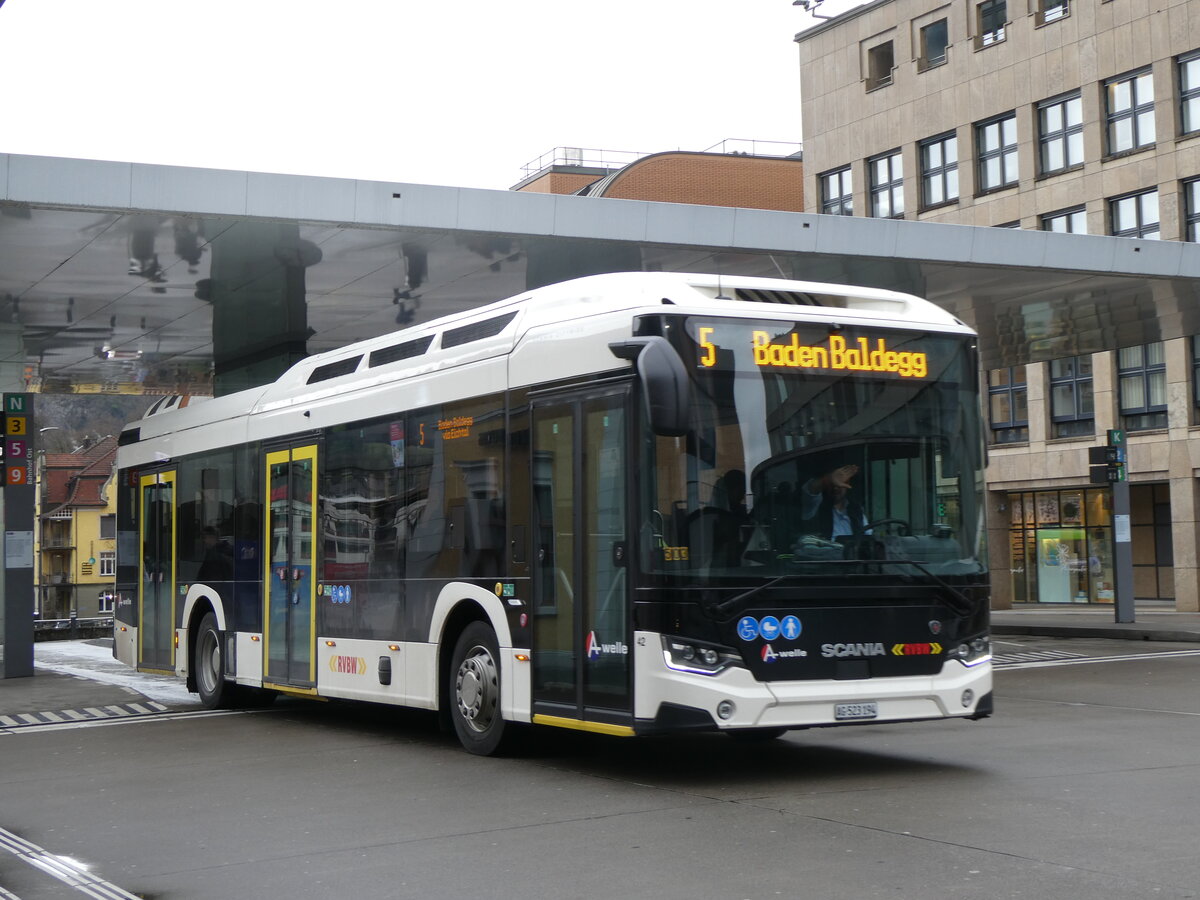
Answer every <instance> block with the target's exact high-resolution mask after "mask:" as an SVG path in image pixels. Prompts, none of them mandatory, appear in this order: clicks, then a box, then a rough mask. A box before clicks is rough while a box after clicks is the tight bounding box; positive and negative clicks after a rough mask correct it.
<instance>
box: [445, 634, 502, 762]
mask: <svg viewBox="0 0 1200 900" xmlns="http://www.w3.org/2000/svg"><path fill="white" fill-rule="evenodd" d="M451 659H452V661H451V663H450V684H449V688H450V690H449V694H450V720H451V721H452V722H453V723H454V733H455V734H456V735H458V740H459V742H460V743H461V744H462V745H463V747H465V748H466V749H467V750H468V751H469V752H471V753H475V754H478V755H480V756H490V755H492V754H493V753H496V752H498V751H499V750H500V748H501V746H502V744H503V742H504V738H505V732H506V727H505V726H506V723H505V721H504V717H503V716H502V715H501V713H500V650H499V647H498V644H497V642H496V635H495V633H494V632H493V631H492V629H491V628H490V627H488V626H487V625H486V624H484V623H483V622H472V623H471V624H470V625H468V626H467V627H466V629H465V630H464V631H463V633H462V634H461V635H459V638H458V641H457V643H456V644H455V645H454V656H453V657H452V658H451Z"/></svg>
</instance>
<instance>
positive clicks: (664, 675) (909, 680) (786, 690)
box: [634, 632, 992, 733]
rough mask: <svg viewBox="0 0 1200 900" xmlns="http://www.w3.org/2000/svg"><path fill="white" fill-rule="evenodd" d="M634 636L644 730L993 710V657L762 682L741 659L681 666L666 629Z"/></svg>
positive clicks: (637, 712) (971, 714) (797, 724)
mask: <svg viewBox="0 0 1200 900" xmlns="http://www.w3.org/2000/svg"><path fill="white" fill-rule="evenodd" d="M634 637H635V640H634V647H635V653H636V661H635V665H636V667H637V668H636V671H637V677H636V679H635V684H636V688H635V696H634V718H635V720H636V722H637V725H636V730H637V731H638V732H646V733H650V732H664V731H677V730H711V729H718V730H742V729H753V728H764V729H777V728H816V727H822V726H828V725H849V724H867V723H872V722H903V721H915V720H922V719H946V718H983V717H986V716H987V715H990V713H991V704H992V665H991V661H990V659H985V660H980V661H978V662H976V663H974V664H972V665H970V666H967V665H964V664H963V663H961V662H959V661H958V660H947V661H946V662H945V663H944V665H943V667H942V671H941V672H939V673H938V674H937V675H933V676H927V675H922V676H911V677H892V678H869V679H859V680H852V681H833V680H812V681H773V682H762V681H757V680H755V678H754V677H753V676H752V675H751V673H750V671H749V670H748V669H745V668H742V667H740V666H733V667H730V668H727V669H725V670H724V671H722V672H720V673H719V674H717V675H704V674H697V673H694V672H685V671H679V670H678V669H676V668H672V667H671V666H669V665H668V664H667V661H666V659H665V655H664V653H663V650H662V643H661V640H660V638H659V635H657V634H654V633H650V632H638V633H637V634H636V635H635V636H634ZM643 637H644V638H645V640H642V638H643Z"/></svg>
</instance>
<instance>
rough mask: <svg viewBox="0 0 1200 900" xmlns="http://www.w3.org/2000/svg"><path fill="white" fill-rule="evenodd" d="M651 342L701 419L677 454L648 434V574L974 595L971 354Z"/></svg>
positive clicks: (975, 455) (981, 557)
mask: <svg viewBox="0 0 1200 900" xmlns="http://www.w3.org/2000/svg"><path fill="white" fill-rule="evenodd" d="M657 327H659V328H660V329H661V333H662V334H663V335H664V336H665V337H667V339H668V340H669V341H670V342H671V343H672V345H673V346H674V347H675V348H676V350H677V351H678V352H679V354H680V356H681V357H682V358H683V360H684V363H685V365H686V366H687V368H688V369H689V371H690V372H691V374H692V382H693V384H692V387H693V404H694V408H693V415H692V422H691V428H690V429H689V432H688V434H686V435H685V436H683V437H662V436H656V435H653V434H650V433H649V429H647V430H646V432H645V437H644V440H643V448H644V449H643V454H644V455H643V473H644V477H643V485H644V490H643V498H644V502H645V504H646V505H645V507H644V508H643V510H642V516H643V519H642V523H641V524H642V528H641V535H640V542H641V559H642V568H643V570H645V571H647V572H649V573H651V574H654V575H661V576H666V580H667V582H668V583H670V582H672V581H675V580H677V579H678V580H679V581H680V583H684V582H686V583H692V582H695V581H696V580H697V579H706V578H711V579H717V580H721V581H724V580H727V579H728V580H732V579H740V580H743V581H744V580H746V579H747V578H750V577H755V576H761V577H764V578H777V577H779V576H783V575H797V576H805V575H812V576H822V577H841V576H845V575H888V576H895V575H899V574H902V575H904V576H909V577H911V578H914V579H916V580H917V581H920V580H921V579H922V578H928V579H931V580H943V581H945V580H955V578H956V577H957V576H966V577H968V578H969V580H971V581H977V580H979V579H980V578H981V576H982V575H983V574H984V571H985V566H986V562H985V559H986V554H985V552H984V548H983V539H984V528H983V511H982V510H983V507H982V489H983V460H982V442H981V435H982V431H981V424H980V414H979V408H978V405H977V404H978V401H977V393H976V392H977V375H976V364H975V350H974V339H973V338H972V337H970V336H966V335H954V334H938V333H928V332H912V331H907V332H906V331H901V330H896V329H892V328H885V327H878V326H870V327H858V326H844V327H842V326H838V325H834V326H831V325H829V324H828V323H797V322H794V321H793V322H788V321H753V320H745V319H707V318H706V319H701V318H698V317H663V320H662V321H661V322H660V323H659V324H658V326H657ZM672 576H673V577H672ZM960 580H961V579H960Z"/></svg>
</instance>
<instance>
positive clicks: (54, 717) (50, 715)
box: [38, 712, 63, 722]
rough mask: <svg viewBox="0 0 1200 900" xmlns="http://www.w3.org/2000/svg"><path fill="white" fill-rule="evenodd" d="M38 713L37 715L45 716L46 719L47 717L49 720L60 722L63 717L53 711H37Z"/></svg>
mask: <svg viewBox="0 0 1200 900" xmlns="http://www.w3.org/2000/svg"><path fill="white" fill-rule="evenodd" d="M38 715H39V716H45V717H46V718H47V719H49V720H50V721H51V722H61V721H62V720H63V717H62V716H60V715H59V714H58V713H53V712H41V713H38Z"/></svg>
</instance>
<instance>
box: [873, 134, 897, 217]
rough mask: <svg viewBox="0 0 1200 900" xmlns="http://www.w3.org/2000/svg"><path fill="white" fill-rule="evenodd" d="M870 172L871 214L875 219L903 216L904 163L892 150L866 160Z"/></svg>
mask: <svg viewBox="0 0 1200 900" xmlns="http://www.w3.org/2000/svg"><path fill="white" fill-rule="evenodd" d="M867 168H868V170H869V171H870V173H871V215H872V216H873V217H875V218H876V219H900V218H903V217H904V163H903V161H902V160H901V159H900V151H899V150H893V151H891V152H890V153H885V154H883V155H882V156H876V157H874V158H873V159H870V160H868V161H867Z"/></svg>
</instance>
